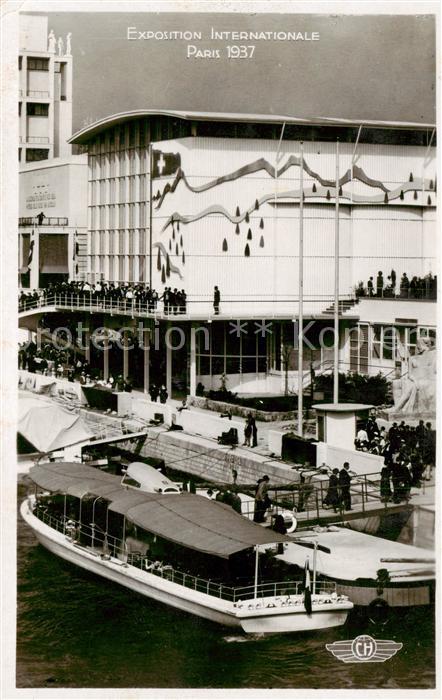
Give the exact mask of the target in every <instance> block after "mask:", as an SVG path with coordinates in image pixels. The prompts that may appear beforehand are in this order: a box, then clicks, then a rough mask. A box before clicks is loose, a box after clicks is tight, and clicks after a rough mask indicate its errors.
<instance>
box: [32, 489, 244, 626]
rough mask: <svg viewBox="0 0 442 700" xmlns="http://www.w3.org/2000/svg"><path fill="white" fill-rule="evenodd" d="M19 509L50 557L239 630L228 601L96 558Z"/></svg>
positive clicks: (138, 570)
mask: <svg viewBox="0 0 442 700" xmlns="http://www.w3.org/2000/svg"><path fill="white" fill-rule="evenodd" d="M20 510H21V515H22V517H23V519H24V520H25V522H26V523H27V524H28V525H29V526H30V527H31V528H32V530H33V531H34V534H35V535H36V537H37V539H38V541H39V542H40V544H41V545H42V546H43V547H45V549H47V550H49V551H50V552H52V554H55V555H56V556H58V557H61V558H62V559H64V560H66V561H68V562H70V563H72V564H75V565H76V566H79V567H81V568H82V569H85V570H87V571H89V572H91V573H94V574H97V575H98V576H102V577H103V578H106V579H108V580H109V581H113V582H114V583H119V584H120V585H122V586H125V587H126V588H129V589H130V590H132V591H135V592H136V593H139V594H140V595H143V596H146V597H148V598H152V599H153V600H156V601H158V602H160V603H165V604H166V605H170V606H172V607H174V608H177V609H178V610H182V611H185V612H188V613H191V614H193V615H197V616H199V617H203V618H205V619H207V620H211V621H213V622H217V623H219V624H222V625H226V626H228V627H236V628H240V627H241V624H240V621H239V620H238V619H237V617H236V615H235V612H234V610H233V605H232V603H230V602H229V601H225V600H223V599H221V598H220V599H219V602H218V600H217V599H215V600H214V599H213V597H212V596H207V595H205V594H204V593H199V592H198V591H193V590H192V589H186V588H184V587H183V586H180V585H178V584H175V583H172V582H171V581H167V580H165V579H163V578H160V577H158V576H155V575H154V574H149V573H148V572H147V571H142V570H141V569H138V568H137V567H134V566H125V565H124V563H123V562H121V561H120V560H118V559H115V558H113V557H111V559H108V560H106V559H102V558H101V557H100V556H99V555H97V554H94V553H92V552H90V551H88V550H87V549H86V548H84V547H80V546H78V545H76V544H74V543H73V542H72V541H71V540H70V538H68V537H66V536H65V535H63V534H62V533H60V532H57V531H55V530H53V529H52V528H50V527H49V526H47V525H45V524H44V523H42V522H41V521H40V520H39V519H38V518H36V517H35V516H34V515H33V514H32V512H31V511H30V510H29V507H28V504H27V502H26V501H25V502H24V503H23V504H22V506H21V509H20ZM205 599H207V600H205ZM209 606H210V607H209ZM215 606H216V607H215Z"/></svg>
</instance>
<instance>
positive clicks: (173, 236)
mask: <svg viewBox="0 0 442 700" xmlns="http://www.w3.org/2000/svg"><path fill="white" fill-rule="evenodd" d="M172 238H173V240H175V229H174V228H173V229H172Z"/></svg>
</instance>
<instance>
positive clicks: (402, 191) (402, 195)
mask: <svg viewBox="0 0 442 700" xmlns="http://www.w3.org/2000/svg"><path fill="white" fill-rule="evenodd" d="M399 199H402V200H403V199H404V190H401V193H400V195H399Z"/></svg>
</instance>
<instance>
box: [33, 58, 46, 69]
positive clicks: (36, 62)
mask: <svg viewBox="0 0 442 700" xmlns="http://www.w3.org/2000/svg"><path fill="white" fill-rule="evenodd" d="M28 70H49V58H28Z"/></svg>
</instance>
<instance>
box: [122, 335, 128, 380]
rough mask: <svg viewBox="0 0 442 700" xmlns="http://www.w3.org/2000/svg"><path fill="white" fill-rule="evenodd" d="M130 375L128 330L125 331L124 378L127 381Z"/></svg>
mask: <svg viewBox="0 0 442 700" xmlns="http://www.w3.org/2000/svg"><path fill="white" fill-rule="evenodd" d="M128 377H129V342H128V337H127V331H124V332H123V379H124V381H127V378H128Z"/></svg>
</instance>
